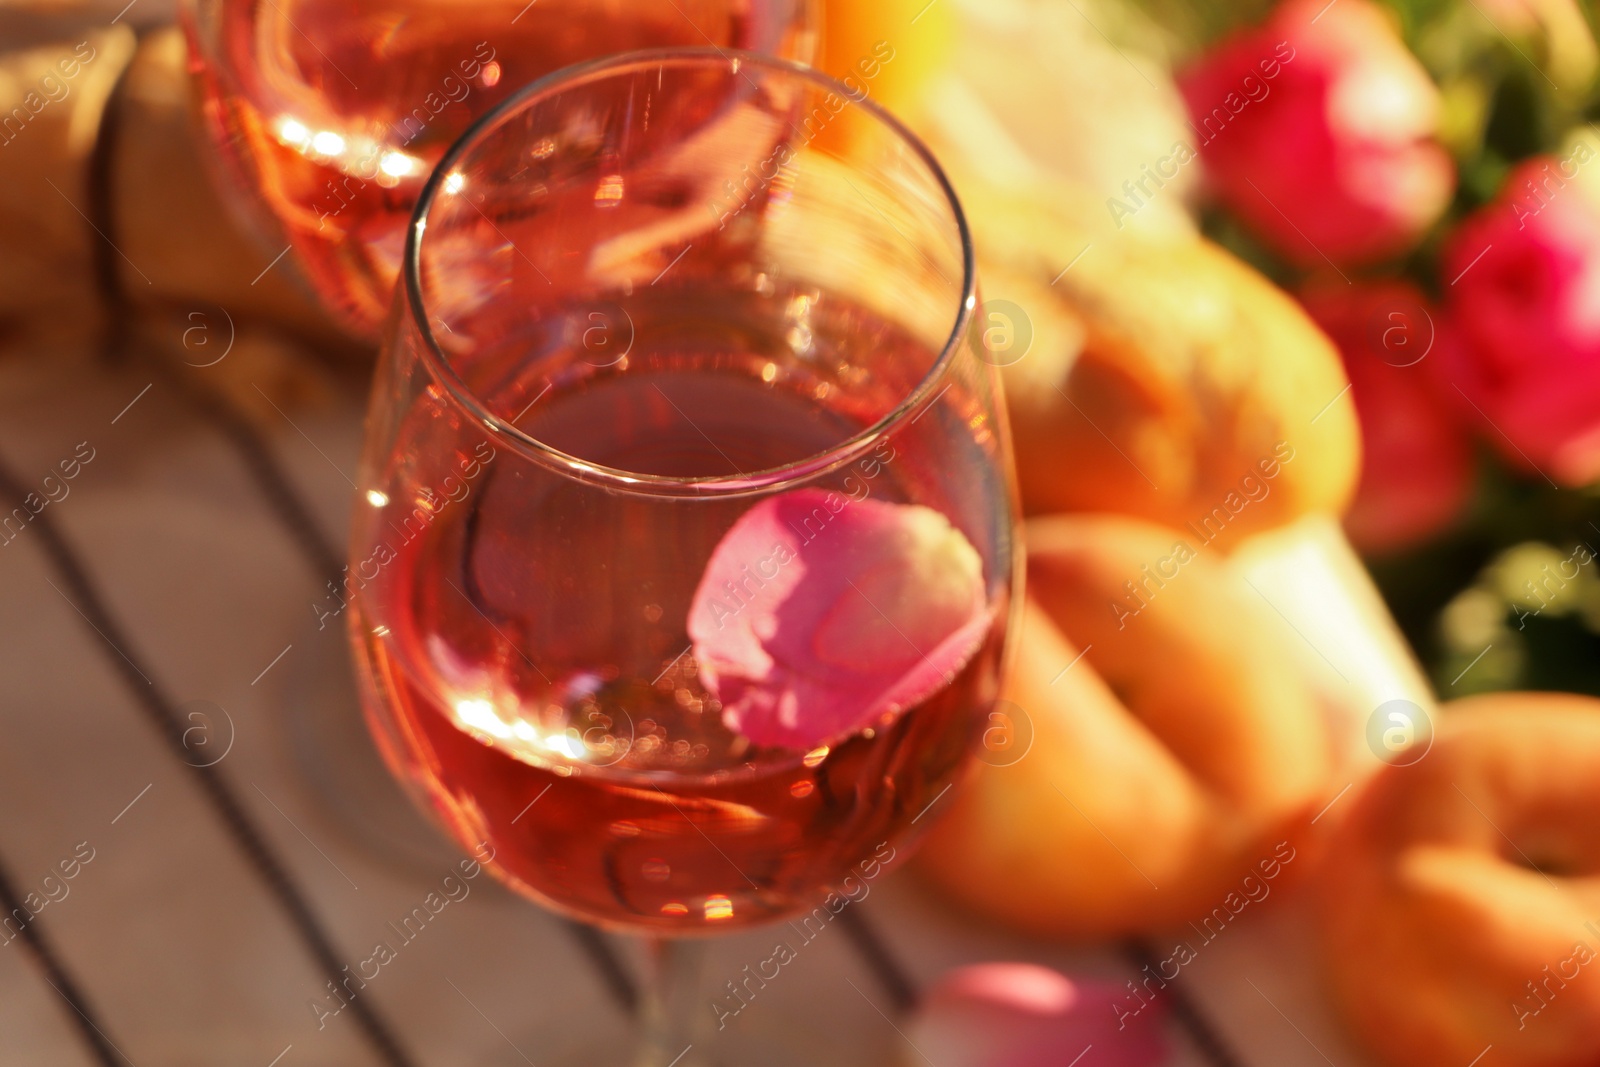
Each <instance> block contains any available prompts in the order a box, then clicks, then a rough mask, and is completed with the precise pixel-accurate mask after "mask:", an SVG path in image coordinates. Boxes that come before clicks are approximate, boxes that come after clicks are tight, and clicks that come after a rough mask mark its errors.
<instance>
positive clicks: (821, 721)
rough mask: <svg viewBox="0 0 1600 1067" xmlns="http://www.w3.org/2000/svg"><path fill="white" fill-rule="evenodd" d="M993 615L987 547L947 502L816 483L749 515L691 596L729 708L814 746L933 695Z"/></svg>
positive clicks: (750, 722) (706, 660)
mask: <svg viewBox="0 0 1600 1067" xmlns="http://www.w3.org/2000/svg"><path fill="white" fill-rule="evenodd" d="M988 626H989V610H988V607H987V602H986V600H985V596H984V585H983V563H982V560H980V559H979V557H978V553H977V552H976V550H974V549H973V547H972V545H971V543H970V542H968V541H967V539H966V537H964V536H963V535H962V534H961V532H960V531H959V530H957V529H955V527H953V526H951V525H950V522H949V520H947V519H946V518H945V517H944V516H943V515H941V514H939V513H938V512H937V511H934V510H933V509H931V508H926V507H922V506H921V505H912V504H889V503H883V502H880V501H876V500H868V499H861V500H855V499H852V498H850V497H847V496H843V495H841V494H839V493H832V492H822V491H820V490H815V489H801V490H796V491H795V492H791V493H783V494H780V495H778V496H775V497H770V498H768V499H766V500H763V501H762V502H761V503H759V504H757V505H756V506H755V507H753V508H751V509H750V510H749V511H747V512H746V513H745V514H744V515H742V516H740V517H739V520H738V521H737V522H735V523H734V524H733V527H732V528H731V529H729V530H728V532H727V534H726V535H724V536H723V538H722V541H721V542H720V543H719V544H718V545H717V548H716V550H715V551H714V552H713V553H712V555H711V560H710V562H709V563H708V564H707V565H706V570H705V574H704V575H703V576H702V577H701V579H700V585H699V587H698V588H697V589H696V590H695V595H694V600H693V602H692V604H691V606H690V609H689V637H690V639H691V640H692V641H693V642H694V655H695V661H696V663H697V664H698V665H699V672H700V678H701V681H702V682H703V683H704V684H705V686H706V688H708V689H709V690H711V692H712V693H714V694H715V695H716V696H717V698H718V699H719V700H720V701H721V702H722V705H723V711H722V718H723V722H725V723H726V724H727V726H728V728H729V729H730V730H733V731H735V732H737V733H741V734H743V735H744V736H746V737H748V738H749V739H750V740H752V741H754V742H755V743H757V744H761V745H778V746H783V747H787V748H796V749H802V750H804V749H811V748H814V747H816V746H817V745H820V744H825V743H832V742H834V741H837V740H839V739H842V738H844V737H847V736H849V735H850V734H853V733H855V732H856V731H857V730H860V729H863V728H864V727H866V726H869V725H872V724H873V723H874V722H876V721H878V720H880V719H883V718H884V717H886V716H889V715H892V714H894V713H897V712H900V711H903V710H905V709H907V708H910V707H913V706H914V705H916V704H917V703H919V702H920V701H922V700H924V699H926V698H927V697H929V696H931V695H932V694H933V693H934V692H936V691H937V690H938V689H940V688H941V687H942V686H944V685H946V684H947V683H948V682H949V680H950V679H951V678H953V677H954V676H955V674H956V673H957V672H958V671H960V669H961V668H962V667H963V666H965V665H966V663H967V661H968V660H969V659H970V658H971V657H972V654H973V653H974V652H975V651H977V648H978V646H979V645H980V644H981V643H982V641H983V637H984V634H985V632H986V630H987V629H988Z"/></svg>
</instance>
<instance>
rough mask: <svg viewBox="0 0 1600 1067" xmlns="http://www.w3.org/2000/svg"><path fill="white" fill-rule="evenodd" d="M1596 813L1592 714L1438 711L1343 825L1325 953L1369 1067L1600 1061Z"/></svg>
mask: <svg viewBox="0 0 1600 1067" xmlns="http://www.w3.org/2000/svg"><path fill="white" fill-rule="evenodd" d="M1597 810H1600V701H1596V700H1594V699H1592V698H1589V697H1578V696H1570V695H1566V694H1554V693H1516V694H1512V693H1506V694H1497V695H1494V696H1485V697H1474V698H1471V699H1469V700H1464V701H1460V702H1458V703H1456V704H1453V705H1447V706H1446V707H1445V709H1444V711H1443V713H1442V714H1441V715H1440V716H1439V723H1438V727H1437V733H1436V736H1435V740H1434V744H1433V748H1432V750H1431V751H1430V752H1429V753H1428V754H1427V755H1426V756H1425V757H1423V758H1422V759H1421V760H1420V761H1418V762H1416V763H1414V764H1412V765H1410V766H1394V767H1389V768H1386V769H1385V770H1383V771H1382V772H1381V773H1380V774H1379V775H1378V776H1377V777H1376V778H1374V779H1373V780H1372V782H1371V784H1370V786H1369V787H1368V788H1367V789H1366V790H1365V791H1364V792H1363V793H1361V794H1360V795H1359V796H1358V797H1357V798H1356V800H1355V803H1354V804H1352V805H1351V806H1350V807H1349V808H1347V809H1346V811H1345V813H1344V814H1345V822H1344V824H1343V825H1342V827H1341V828H1340V831H1339V836H1338V839H1337V841H1336V843H1335V846H1334V850H1333V852H1332V853H1331V854H1330V856H1329V857H1328V860H1329V862H1327V863H1326V864H1325V865H1324V866H1323V867H1322V868H1321V869H1320V871H1319V874H1320V877H1319V878H1318V882H1317V884H1318V889H1319V892H1320V895H1321V897H1322V905H1323V908H1322V911H1323V916H1324V920H1325V922H1324V929H1323V940H1324V943H1325V954H1326V958H1327V962H1328V966H1329V974H1330V977H1331V981H1332V986H1333V992H1334V993H1335V996H1336V999H1337V1001H1338V1003H1339V1005H1340V1006H1341V1007H1342V1009H1343V1010H1344V1012H1345V1015H1346V1017H1347V1019H1348V1021H1349V1023H1350V1025H1351V1026H1352V1028H1353V1029H1354V1030H1355V1032H1356V1034H1357V1035H1358V1036H1359V1037H1360V1038H1361V1039H1362V1040H1363V1041H1364V1042H1365V1043H1366V1044H1367V1045H1368V1046H1369V1047H1370V1048H1371V1049H1372V1050H1373V1051H1374V1052H1375V1053H1377V1054H1378V1055H1379V1057H1380V1058H1381V1060H1382V1062H1384V1063H1386V1064H1393V1065H1394V1067H1461V1065H1463V1064H1467V1063H1471V1062H1473V1061H1474V1060H1476V1059H1481V1058H1484V1052H1485V1050H1486V1049H1488V1048H1490V1047H1491V1046H1492V1048H1493V1052H1492V1053H1490V1054H1489V1056H1490V1057H1491V1058H1492V1060H1493V1062H1494V1063H1496V1064H1500V1065H1504V1067H1589V1065H1591V1064H1594V1063H1596V1062H1600V980H1597V979H1596V978H1595V977H1594V975H1593V974H1592V973H1590V972H1593V971H1595V970H1597V969H1600V923H1597V921H1596V916H1597V915H1600V886H1597V885H1596V881H1595V877H1594V875H1595V872H1596V871H1600V821H1597V820H1596V819H1595V812H1596V811H1597ZM1485 1062H1488V1060H1487V1059H1486V1060H1485Z"/></svg>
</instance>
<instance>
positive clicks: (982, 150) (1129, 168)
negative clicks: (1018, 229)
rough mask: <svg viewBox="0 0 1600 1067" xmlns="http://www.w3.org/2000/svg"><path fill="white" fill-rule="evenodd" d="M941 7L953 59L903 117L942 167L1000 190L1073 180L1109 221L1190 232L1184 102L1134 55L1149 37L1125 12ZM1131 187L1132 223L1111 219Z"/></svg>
mask: <svg viewBox="0 0 1600 1067" xmlns="http://www.w3.org/2000/svg"><path fill="white" fill-rule="evenodd" d="M937 6H938V7H940V8H943V9H945V10H946V11H947V12H948V13H949V14H950V15H951V17H952V21H953V23H954V27H953V31H952V33H953V37H954V40H953V41H952V43H951V48H950V54H949V59H948V62H946V63H945V64H944V65H943V66H942V67H941V68H940V69H939V70H938V71H937V73H936V76H934V77H931V78H929V79H928V80H927V83H926V85H925V87H924V90H923V91H922V92H921V93H920V94H918V96H917V98H916V99H915V101H914V102H912V103H908V104H907V105H906V107H905V118H906V121H907V122H908V123H909V124H910V125H911V127H912V128H913V129H915V130H916V131H917V132H918V133H919V134H921V135H922V136H923V137H924V138H925V139H926V140H927V141H928V142H929V144H930V145H931V146H932V147H933V149H934V152H935V153H936V154H937V155H938V156H939V158H940V159H941V160H943V161H944V162H945V163H947V164H948V165H950V166H952V167H953V168H954V169H955V170H957V171H960V172H970V173H972V174H973V175H975V176H976V177H979V178H981V179H982V180H984V181H987V182H991V183H993V184H995V185H998V186H1003V187H1014V188H1018V189H1024V190H1025V189H1027V188H1029V187H1031V186H1035V185H1039V184H1044V185H1051V184H1055V183H1060V182H1068V183H1070V184H1071V185H1073V186H1075V187H1076V188H1078V189H1079V190H1081V193H1080V194H1079V195H1082V196H1086V197H1087V198H1088V200H1089V201H1090V202H1092V203H1093V204H1094V205H1095V206H1096V208H1097V210H1098V213H1099V214H1100V216H1101V218H1102V219H1103V220H1104V221H1105V222H1107V223H1118V222H1120V223H1123V224H1126V225H1134V226H1136V227H1138V228H1150V227H1154V228H1164V229H1175V230H1178V231H1181V232H1191V231H1192V230H1193V224H1192V222H1191V221H1190V218H1189V216H1188V214H1187V211H1188V201H1189V200H1190V198H1191V193H1192V191H1193V189H1194V188H1195V187H1196V186H1197V184H1198V180H1199V177H1200V174H1199V171H1200V167H1199V164H1198V163H1197V162H1193V159H1194V157H1193V153H1192V152H1175V148H1177V147H1178V146H1179V145H1180V144H1181V143H1183V142H1188V141H1190V140H1191V134H1190V132H1189V130H1188V128H1187V126H1186V124H1185V120H1186V117H1187V116H1186V114H1185V112H1184V106H1183V99H1182V97H1180V96H1179V94H1178V90H1177V86H1176V85H1174V84H1173V82H1172V79H1171V78H1170V77H1168V76H1167V74H1166V72H1165V70H1164V69H1163V68H1162V64H1161V63H1160V62H1158V61H1155V60H1153V59H1151V58H1148V57H1146V56H1145V55H1142V54H1141V49H1140V44H1141V40H1142V39H1148V38H1153V37H1154V36H1155V34H1154V32H1153V28H1152V27H1150V26H1147V25H1143V24H1141V22H1140V16H1139V15H1138V13H1137V10H1136V9H1135V8H1134V7H1133V6H1132V5H1128V4H1112V5H1104V6H1101V7H1100V9H1099V10H1093V9H1091V10H1090V11H1089V12H1088V13H1085V11H1084V10H1083V9H1082V8H1081V7H1080V6H1078V5H1076V4H1063V3H1059V2H1058V0H938V5H937ZM1097 6H1098V5H1097ZM1100 27H1105V28H1106V29H1108V30H1109V31H1110V32H1111V33H1112V34H1113V35H1114V36H1115V38H1116V40H1115V41H1113V39H1111V38H1108V37H1106V36H1105V35H1103V34H1102V32H1101V29H1100ZM1179 157H1186V158H1187V159H1188V160H1189V161H1190V162H1189V163H1186V164H1180V163H1178V162H1177V160H1178V158H1179ZM1156 170H1159V171H1160V172H1161V173H1160V174H1156V175H1152V172H1153V171H1156ZM1129 182H1144V183H1145V188H1146V190H1147V191H1148V192H1150V193H1151V194H1153V195H1152V196H1151V197H1150V198H1149V199H1148V200H1147V201H1146V203H1145V204H1144V205H1143V206H1142V207H1141V208H1140V210H1139V211H1138V213H1137V214H1136V215H1135V216H1134V217H1133V218H1132V219H1124V218H1113V216H1112V214H1111V212H1110V202H1109V200H1108V195H1109V194H1113V193H1114V194H1116V195H1117V196H1123V195H1125V194H1124V193H1123V192H1122V188H1123V186H1124V183H1129ZM1152 183H1153V184H1152ZM962 184H963V183H962V182H961V180H960V179H959V178H958V179H957V187H958V188H960V187H962ZM1047 195H1049V194H1047ZM981 251H982V249H981V248H980V253H981ZM1073 251H1074V252H1076V249H1074V250H1073Z"/></svg>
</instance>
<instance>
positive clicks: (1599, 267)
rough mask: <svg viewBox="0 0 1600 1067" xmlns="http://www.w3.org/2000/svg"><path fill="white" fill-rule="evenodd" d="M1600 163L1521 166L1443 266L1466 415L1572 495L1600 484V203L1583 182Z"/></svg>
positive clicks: (1461, 231) (1451, 356)
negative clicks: (1456, 328)
mask: <svg viewBox="0 0 1600 1067" xmlns="http://www.w3.org/2000/svg"><path fill="white" fill-rule="evenodd" d="M1594 155H1595V152H1594V150H1593V149H1592V148H1590V147H1589V146H1588V145H1587V144H1585V143H1579V145H1578V146H1577V148H1575V149H1574V152H1573V154H1572V155H1571V156H1569V157H1567V158H1565V159H1556V158H1554V157H1536V158H1534V159H1531V160H1528V161H1527V162H1526V163H1523V164H1522V165H1521V166H1519V167H1517V168H1516V169H1515V170H1514V171H1512V173H1511V175H1510V177H1509V178H1508V179H1507V180H1506V183H1505V186H1504V187H1503V188H1502V190H1501V193H1500V197H1499V199H1498V200H1497V201H1496V202H1495V203H1494V204H1491V205H1489V206H1488V207H1485V208H1482V209H1481V210H1479V211H1478V212H1477V213H1476V214H1474V215H1472V216H1471V217H1469V218H1468V219H1467V220H1466V221H1465V222H1463V223H1462V224H1461V225H1460V226H1459V227H1458V228H1457V229H1456V231H1455V233H1454V234H1453V235H1452V237H1451V239H1450V242H1449V244H1448V246H1447V247H1446V249H1445V252H1444V255H1443V258H1442V261H1441V274H1442V275H1443V277H1444V278H1445V279H1446V280H1447V281H1448V282H1449V283H1450V285H1449V293H1450V304H1449V307H1450V311H1451V313H1452V315H1453V316H1454V318H1455V320H1456V321H1457V322H1458V323H1459V324H1460V328H1461V333H1462V337H1463V340H1464V342H1465V343H1464V344H1463V345H1462V346H1461V347H1460V348H1459V350H1457V351H1455V352H1451V353H1445V356H1446V359H1447V369H1448V371H1449V376H1450V379H1451V381H1452V382H1453V383H1454V385H1455V387H1456V388H1458V389H1459V390H1460V394H1461V399H1462V401H1463V409H1464V410H1465V411H1466V412H1467V413H1468V415H1469V416H1470V417H1472V418H1474V419H1475V420H1477V421H1478V422H1479V423H1480V424H1481V425H1482V427H1483V434H1484V437H1485V439H1486V440H1487V441H1489V442H1490V443H1491V444H1493V445H1494V446H1495V447H1496V448H1497V449H1499V450H1500V452H1501V453H1502V455H1503V456H1504V457H1505V459H1506V461H1507V462H1508V463H1510V464H1511V465H1512V466H1515V467H1520V468H1522V469H1524V470H1529V471H1530V472H1532V471H1537V472H1538V473H1540V474H1543V475H1547V476H1548V477H1550V478H1552V479H1554V480H1555V481H1557V482H1560V483H1561V484H1563V485H1582V484H1586V483H1588V482H1592V481H1594V480H1595V479H1597V478H1600V197H1597V196H1596V195H1595V193H1594V192H1593V191H1592V190H1591V189H1590V188H1589V187H1588V186H1587V185H1586V183H1584V182H1578V181H1574V180H1573V179H1574V178H1575V177H1576V176H1577V175H1578V172H1579V167H1581V166H1582V165H1584V164H1585V163H1587V162H1588V161H1590V160H1592V159H1593V158H1594Z"/></svg>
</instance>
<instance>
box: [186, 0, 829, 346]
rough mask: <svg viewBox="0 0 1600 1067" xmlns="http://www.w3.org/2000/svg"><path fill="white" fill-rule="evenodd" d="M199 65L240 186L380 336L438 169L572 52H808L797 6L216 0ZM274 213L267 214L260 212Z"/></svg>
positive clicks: (670, 0) (322, 285) (196, 54)
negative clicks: (419, 207)
mask: <svg viewBox="0 0 1600 1067" xmlns="http://www.w3.org/2000/svg"><path fill="white" fill-rule="evenodd" d="M214 6H215V7H216V9H217V10H218V11H219V15H218V24H217V26H216V27H215V35H216V51H215V53H214V54H213V53H211V51H210V50H209V49H207V48H206V47H203V46H201V44H200V43H199V42H198V41H197V40H196V33H195V28H194V27H193V26H192V25H191V27H190V29H191V48H190V54H191V57H193V58H192V60H191V63H192V68H193V72H194V74H195V75H196V79H195V80H196V84H197V85H198V86H199V88H200V92H201V98H202V101H201V106H202V111H203V114H204V117H205V121H206V124H207V125H208V127H209V128H210V133H211V138H212V140H213V142H214V144H215V145H216V146H217V147H218V149H219V150H220V151H219V155H220V160H221V163H222V166H223V170H224V172H225V176H226V178H227V179H228V180H229V183H230V184H231V185H232V186H234V187H236V188H240V189H244V190H250V191H251V192H252V193H253V194H254V198H255V199H254V201H253V214H255V215H256V216H258V217H256V218H253V219H252V222H253V223H254V225H255V228H256V229H257V230H258V231H261V232H262V233H263V236H264V238H267V237H270V238H275V239H276V240H277V241H278V243H279V244H280V245H281V244H287V246H288V247H289V248H291V249H292V250H293V252H294V254H295V256H296V258H297V260H298V261H299V263H300V266H301V267H302V268H303V269H304V271H305V272H306V274H307V275H308V277H309V279H310V281H311V283H312V285H313V286H314V287H315V288H316V290H317V291H318V293H319V294H320V295H321V296H322V298H323V300H324V302H325V303H326V304H327V306H328V307H329V308H330V309H331V310H333V311H334V312H335V313H336V314H338V315H339V316H340V318H341V319H342V320H343V321H344V322H345V323H346V324H347V325H348V326H349V327H351V328H352V329H353V330H355V331H356V332H357V333H358V334H361V335H366V336H373V335H375V334H376V331H377V327H378V324H379V323H380V322H381V320H382V318H383V315H384V314H385V312H386V311H387V310H388V306H389V301H390V295H391V292H392V290H393V286H394V280H395V277H396V275H397V273H398V270H399V263H400V256H401V251H402V245H403V233H404V229H405V224H406V221H407V220H408V218H409V217H410V214H411V210H412V208H413V206H414V205H415V204H416V200H417V196H418V194H419V192H420V190H421V188H422V184H423V182H424V181H425V180H426V179H427V176H428V174H429V172H430V171H431V170H432V169H433V167H434V165H435V164H436V163H437V162H438V161H439V159H440V157H441V156H442V155H443V154H444V152H445V149H446V148H447V147H448V146H449V145H450V144H451V142H453V141H454V140H455V139H456V138H457V137H458V136H460V134H461V133H462V132H463V131H464V130H465V129H466V128H467V127H468V126H469V125H470V124H471V123H472V121H473V120H474V119H476V118H478V117H479V116H481V115H483V114H484V113H485V112H486V111H488V110H489V109H490V108H491V107H493V106H494V105H495V104H497V103H499V102H500V101H501V100H503V99H505V98H506V96H508V95H509V94H511V93H513V92H515V91H516V90H517V89H519V88H521V87H522V86H524V85H526V84H527V83H528V82H530V81H532V80H534V79H536V78H539V77H542V76H544V75H546V74H549V73H551V72H552V71H555V70H557V69H559V68H561V67H563V66H566V65H568V64H570V63H575V62H579V61H582V60H586V59H593V58H597V57H599V56H603V55H608V54H611V53H615V52H623V51H629V50H633V49H639V48H656V47H666V46H672V45H705V44H708V43H710V44H716V45H718V46H721V47H734V48H748V49H754V50H763V49H764V50H768V51H774V52H777V53H778V54H782V55H791V56H797V57H799V58H805V56H806V55H808V54H809V41H810V38H809V32H808V31H809V27H808V25H807V23H806V18H805V16H804V12H805V10H807V9H806V7H805V5H804V4H802V3H790V2H788V0H536V2H531V3H530V2H528V0H507V2H494V0H486V2H473V3H448V2H443V0H384V2H382V3H374V2H371V0H334V2H327V0H220V3H218V4H216V5H214ZM262 208H265V213H264V214H263V213H262V211H261V209H262Z"/></svg>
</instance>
